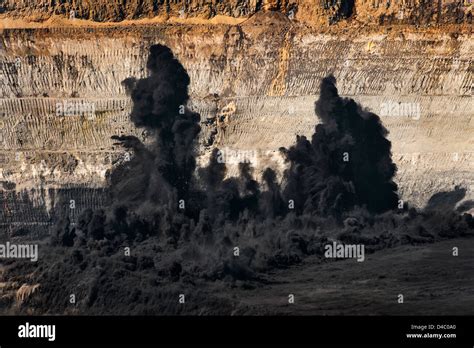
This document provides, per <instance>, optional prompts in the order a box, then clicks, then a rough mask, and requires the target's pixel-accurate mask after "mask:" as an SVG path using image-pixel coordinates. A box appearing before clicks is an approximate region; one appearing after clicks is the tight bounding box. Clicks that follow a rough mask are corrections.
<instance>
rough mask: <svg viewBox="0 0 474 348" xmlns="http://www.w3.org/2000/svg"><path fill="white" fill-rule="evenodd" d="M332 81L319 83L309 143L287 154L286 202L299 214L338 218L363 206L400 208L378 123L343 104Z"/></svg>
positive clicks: (348, 102)
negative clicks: (316, 120) (316, 121)
mask: <svg viewBox="0 0 474 348" xmlns="http://www.w3.org/2000/svg"><path fill="white" fill-rule="evenodd" d="M335 82H336V81H335V78H334V77H333V76H329V77H326V78H324V79H323V80H322V82H321V94H320V97H319V100H318V101H317V102H316V114H317V115H318V117H319V119H320V120H321V123H320V124H318V125H317V126H316V130H315V133H314V134H313V137H312V139H311V141H309V140H307V139H306V138H305V137H298V138H297V141H296V145H294V146H293V147H291V148H290V149H289V151H286V154H287V157H288V159H289V162H290V167H289V169H288V171H287V173H286V175H287V180H288V186H287V187H286V190H285V196H286V197H288V198H290V197H295V198H296V203H297V210H298V212H299V213H303V212H304V213H310V214H312V213H315V214H319V215H321V214H338V215H340V214H341V213H342V212H344V211H348V210H351V209H353V208H354V207H355V206H365V207H366V208H367V209H368V210H369V211H370V212H374V213H381V212H385V211H387V210H391V209H395V208H396V207H397V205H398V195H397V185H396V184H395V183H394V181H393V177H394V175H395V173H396V166H395V164H394V163H393V162H392V158H391V143H390V141H388V140H387V138H386V136H387V133H388V132H387V130H386V129H385V128H384V126H383V125H382V123H381V121H380V118H379V117H378V116H377V115H375V114H373V113H371V112H368V111H366V110H363V109H362V108H361V106H360V105H358V104H357V103H356V102H355V101H354V100H352V99H345V98H341V97H340V96H339V94H338V91H337V88H336V86H335Z"/></svg>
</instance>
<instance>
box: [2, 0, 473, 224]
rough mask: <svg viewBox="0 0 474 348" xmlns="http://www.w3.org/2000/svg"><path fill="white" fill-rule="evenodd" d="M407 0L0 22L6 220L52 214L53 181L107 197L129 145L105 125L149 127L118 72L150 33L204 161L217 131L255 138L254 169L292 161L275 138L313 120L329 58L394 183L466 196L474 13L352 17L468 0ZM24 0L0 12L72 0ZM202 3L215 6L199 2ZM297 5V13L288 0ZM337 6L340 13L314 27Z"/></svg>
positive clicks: (45, 11)
mask: <svg viewBox="0 0 474 348" xmlns="http://www.w3.org/2000/svg"><path fill="white" fill-rule="evenodd" d="M236 3H237V2H236ZM406 3H407V4H406V5H405V7H404V12H403V15H398V17H397V14H398V13H399V12H398V11H399V9H400V5H399V4H398V2H397V1H391V2H390V6H389V7H388V8H387V7H386V2H385V1H384V2H381V1H379V2H373V1H370V2H369V1H355V3H354V6H348V5H347V3H346V2H344V1H343V2H341V3H340V4H339V3H338V2H337V1H336V2H334V4H333V3H332V2H330V3H327V4H325V3H324V2H321V3H319V2H309V1H295V2H294V3H290V2H285V1H283V2H274V3H272V2H265V1H263V2H260V1H256V2H251V1H250V2H245V1H243V2H238V4H239V5H236V4H234V3H233V2H225V4H224V3H219V4H216V5H213V6H211V7H203V6H197V5H194V4H193V2H191V5H190V6H188V7H186V8H185V13H186V16H188V17H193V18H197V17H204V18H211V17H213V16H215V15H218V14H223V15H230V16H234V17H243V16H247V15H249V14H252V13H255V12H256V13H257V15H255V16H254V17H252V18H250V19H249V20H248V21H245V22H243V23H242V24H239V25H210V24H209V25H208V24H206V23H207V22H206V21H204V22H203V25H170V24H157V25H154V26H147V25H142V26H129V25H122V26H119V27H116V28H115V27H100V26H93V25H91V26H90V27H88V28H81V27H72V26H70V27H58V28H37V29H28V30H26V29H4V30H3V31H2V39H3V41H2V54H1V55H0V64H1V66H0V68H1V70H0V72H1V73H2V76H3V79H1V80H0V98H1V100H0V102H1V105H0V108H1V109H0V111H1V112H2V114H1V116H2V119H1V123H0V125H1V127H2V133H1V136H2V139H0V143H1V147H0V161H1V162H2V167H1V168H2V170H1V171H0V181H1V183H2V191H1V196H0V200H1V202H2V205H3V206H4V207H5V208H4V209H2V210H1V212H0V214H1V215H0V221H1V222H2V223H3V224H4V225H5V224H7V225H9V226H15V225H14V224H12V222H13V223H18V224H21V223H24V222H28V223H32V224H34V223H37V222H39V221H41V222H42V223H48V221H49V219H50V215H48V214H51V212H52V210H53V207H54V206H55V205H57V204H58V191H60V192H61V193H62V194H63V195H64V197H65V199H66V200H67V201H68V200H70V199H74V200H75V201H76V204H77V207H78V210H81V209H82V208H83V207H86V206H89V207H96V206H99V205H101V204H102V199H101V198H100V197H101V194H100V192H101V191H100V190H101V188H102V187H103V186H104V183H105V175H106V172H107V171H108V170H110V168H112V166H114V165H116V164H118V163H121V162H123V161H124V160H126V159H127V158H128V156H129V155H131V152H132V151H128V152H127V151H124V149H122V148H121V147H118V146H115V145H114V144H113V140H112V139H110V136H112V135H121V134H123V135H125V134H126V135H135V136H137V137H138V138H139V139H140V140H145V139H146V138H147V136H148V135H147V132H146V131H143V130H137V129H136V128H135V127H134V126H133V124H132V123H131V121H130V117H129V115H130V112H131V98H130V96H129V95H127V93H126V92H127V91H126V86H125V85H123V84H122V81H124V80H125V79H127V78H128V77H130V76H134V77H136V78H141V77H145V76H146V74H147V68H146V57H147V52H148V49H149V47H150V46H151V45H153V44H156V43H162V44H165V45H167V46H168V47H170V48H171V49H172V51H173V52H174V54H175V55H176V57H177V58H178V59H179V61H180V62H181V63H182V64H183V66H184V67H185V69H186V70H187V72H188V74H189V77H190V81H191V82H190V86H189V93H190V101H189V107H190V109H192V110H194V111H196V112H198V113H199V114H200V115H201V124H200V125H201V128H202V130H201V133H200V137H201V139H200V143H201V146H200V148H199V149H198V151H199V154H200V157H199V158H198V165H203V164H205V163H206V161H207V159H208V156H209V154H210V153H211V151H212V150H213V149H214V148H215V147H219V148H221V149H228V150H229V151H248V153H251V154H252V156H251V157H252V161H255V163H252V165H253V166H254V167H255V168H256V170H255V173H254V174H255V176H256V177H260V176H261V174H262V173H261V172H262V171H263V169H264V168H266V167H271V168H274V169H275V170H276V172H277V175H281V173H283V171H284V170H285V169H286V166H285V163H284V162H283V159H282V158H281V156H280V155H279V152H278V149H279V148H280V147H281V146H285V147H288V146H290V145H291V144H293V143H294V142H295V138H296V135H304V136H307V137H309V136H310V135H311V134H312V132H313V130H314V125H315V123H316V122H318V120H317V119H316V118H315V116H314V105H313V104H314V101H315V100H317V99H318V97H319V84H320V80H321V78H323V77H324V76H328V75H329V74H333V75H334V76H335V77H336V79H337V81H338V90H339V93H340V95H342V96H350V97H351V98H353V99H355V100H356V101H357V102H360V103H361V104H362V105H363V106H364V107H367V108H368V109H370V110H371V111H372V112H374V113H376V114H378V115H380V116H381V118H382V122H383V124H384V126H385V127H386V128H387V129H388V131H389V134H388V138H389V140H390V141H391V142H392V152H393V160H394V162H395V164H396V165H397V167H398V172H397V176H396V177H395V181H396V183H397V184H398V186H399V193H400V195H401V197H402V199H404V200H405V201H410V202H412V203H414V204H417V205H424V204H425V203H426V202H427V201H428V199H429V198H430V197H431V196H432V195H434V194H435V193H438V192H442V191H447V192H449V191H452V190H453V189H454V188H455V187H456V186H460V187H463V188H465V189H466V200H468V199H472V198H473V185H474V174H473V170H472V168H473V161H474V157H473V156H474V143H473V139H472V134H474V129H473V127H474V124H473V119H472V117H473V114H472V109H473V98H472V93H473V90H472V88H473V86H472V82H473V72H472V71H473V54H472V52H473V51H474V50H473V40H472V34H471V33H470V31H469V28H467V29H466V27H465V26H464V25H457V26H454V27H452V28H448V27H441V28H438V29H414V26H410V25H406V26H400V27H397V26H396V27H393V28H391V29H390V30H389V29H388V28H384V27H383V26H382V27H379V28H373V29H370V30H369V29H362V28H361V27H360V26H359V25H360V23H359V22H356V21H355V19H357V21H362V22H365V23H374V24H378V23H399V22H401V23H407V24H416V23H427V22H433V21H434V22H436V21H437V18H438V17H436V16H437V14H439V13H441V14H442V15H443V16H442V17H440V18H442V21H441V22H449V23H456V21H455V20H454V19H453V18H454V17H452V16H451V15H449V13H458V14H459V13H461V12H459V11H463V12H462V13H464V15H463V16H461V17H462V18H463V19H462V21H463V22H465V21H467V20H468V15H467V13H468V12H469V11H470V10H469V8H468V7H465V6H457V5H455V4H454V3H453V4H448V3H444V2H443V3H442V6H441V7H440V8H438V7H435V4H434V2H433V3H431V4H430V5H425V6H426V7H427V8H426V9H423V11H422V10H421V9H420V7H419V5H417V4H418V3H420V2H417V1H412V2H406ZM423 3H425V2H423ZM294 4H296V5H298V6H294V7H292V6H293V5H294ZM374 4H375V5H374ZM29 5H30V6H28V7H26V6H25V7H22V6H23V5H21V4H17V3H14V2H10V1H7V2H5V3H4V9H3V10H4V11H3V13H2V15H1V16H2V17H3V18H5V17H8V18H19V16H25V15H32V16H33V15H34V16H38V18H44V19H46V18H48V17H49V16H51V15H52V14H55V13H59V14H64V13H66V14H67V13H68V11H70V7H71V5H70V4H69V3H68V4H64V5H61V6H59V7H58V8H57V9H56V8H54V7H51V6H46V5H37V4H36V2H35V3H34V4H33V3H32V4H29ZM75 6H76V7H77V15H76V18H91V19H94V20H96V21H119V20H122V19H124V18H129V19H134V18H142V17H146V16H148V15H149V14H152V15H154V14H155V12H153V11H156V14H158V15H160V14H162V13H164V12H163V11H164V10H163V6H165V5H164V4H161V3H160V4H158V6H157V7H156V9H155V8H151V10H150V9H149V6H147V5H146V2H143V5H141V6H137V5H136V4H134V3H133V2H125V5H123V6H124V7H123V6H122V5H120V6H118V5H117V6H118V7H114V6H115V5H114V6H112V5H111V4H110V3H109V2H107V3H106V2H100V1H99V2H94V3H93V4H91V5H86V3H85V2H84V3H82V2H76V5H75ZM87 6H89V7H93V8H97V9H95V10H94V11H95V13H96V14H95V15H94V16H99V17H94V16H92V17H91V15H88V13H92V12H91V11H92V10H93V9H92V8H89V10H87V11H86V7H87ZM180 6H182V4H180V3H179V2H173V3H172V4H169V6H168V8H169V10H167V11H168V12H169V15H170V16H179V12H178V11H179V10H180V9H181V7H180ZM417 6H418V7H417ZM165 7H166V6H165ZM209 8H210V9H211V10H212V11H211V10H209V11H211V13H210V14H208V15H204V14H205V13H206V11H208V9H209ZM81 9H82V10H81ZM236 9H239V10H238V11H237V10H236ZM427 9H428V10H429V11H428V10H427ZM438 9H441V12H437V10H438ZM450 9H451V10H450ZM267 10H272V11H274V12H268V11H267ZM291 10H293V12H292V13H293V14H294V18H295V19H296V21H291V20H290V19H288V18H287V17H286V16H285V15H288V14H289V11H291ZM425 10H426V11H425ZM81 11H82V12H81ZM149 11H152V12H149ZM160 11H161V12H160ZM233 11H237V12H239V11H240V12H239V13H238V14H237V12H235V13H234V12H233ZM450 11H451V12H450ZM453 11H454V12H453ZM456 11H457V12H456ZM165 12H166V11H165ZM345 17H348V18H346V19H343V18H345ZM331 18H336V19H337V21H339V22H340V23H339V24H340V25H339V24H337V25H333V26H330V27H329V29H328V28H327V27H324V24H329V22H330V21H331ZM381 18H383V21H381ZM456 18H457V17H456ZM261 23H265V24H264V25H260V24H261ZM301 23H304V24H311V25H312V24H317V25H319V24H321V27H320V28H314V27H313V28H309V27H307V26H306V25H302V24H301ZM90 107H91V108H90ZM84 110H85V111H84ZM237 154H238V152H237ZM228 168H229V171H228V174H229V175H233V174H237V173H238V165H237V164H232V163H229V164H228ZM23 190H24V191H23ZM20 192H26V193H28V197H27V196H26V195H25V193H23V194H19V193H20ZM4 221H5V222H4Z"/></svg>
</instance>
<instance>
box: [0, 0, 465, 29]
mask: <svg viewBox="0 0 474 348" xmlns="http://www.w3.org/2000/svg"><path fill="white" fill-rule="evenodd" d="M0 6H2V5H1V4H0ZM266 10H271V11H278V12H280V13H283V14H285V15H289V16H291V17H292V18H293V17H294V19H296V20H300V21H302V22H304V23H306V24H320V23H321V22H326V23H330V24H333V23H335V22H338V21H340V20H342V19H345V18H349V17H357V18H358V19H359V20H361V21H363V22H364V23H375V24H393V23H408V24H427V23H472V1H470V0H432V1H426V0H293V1H292V0H229V1H211V0H173V1H170V0H132V1H130V0H126V1H115V2H112V1H107V0H95V1H89V0H77V1H60V2H59V1H54V0H49V1H48V0H41V1H37V0H22V1H18V0H4V1H3V9H2V8H0V13H2V12H7V13H8V16H10V17H17V18H20V17H21V18H25V17H26V18H30V19H34V20H44V19H48V18H50V17H51V16H53V15H62V16H67V17H70V18H80V19H88V20H92V21H98V22H108V21H112V22H117V21H122V20H127V19H129V20H130V19H139V18H147V17H155V16H161V17H164V18H169V17H173V16H175V17H181V18H188V17H200V18H205V19H210V18H212V17H214V16H217V15H225V16H231V17H235V18H239V17H246V16H249V15H252V14H255V13H257V12H260V11H266Z"/></svg>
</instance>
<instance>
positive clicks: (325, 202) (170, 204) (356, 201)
mask: <svg viewBox="0 0 474 348" xmlns="http://www.w3.org/2000/svg"><path fill="white" fill-rule="evenodd" d="M147 67H148V70H149V76H148V77H146V78H143V79H139V80H135V79H133V78H132V79H127V80H126V81H124V84H125V86H126V88H127V90H128V91H129V93H130V95H131V98H132V101H133V110H132V113H131V120H132V121H133V123H134V124H135V125H136V126H137V127H139V128H141V129H143V130H144V131H145V132H146V134H147V135H148V138H147V140H146V141H141V140H140V139H138V138H136V137H133V136H123V135H122V136H115V137H114V139H115V140H116V141H117V144H119V145H121V146H123V147H124V148H126V149H128V150H129V151H132V152H133V157H132V158H131V159H130V160H129V161H125V160H124V161H122V162H121V163H120V164H118V165H117V166H116V167H115V168H114V169H113V170H112V171H111V173H110V175H109V183H110V185H109V192H110V200H111V201H110V204H109V205H108V206H106V207H104V209H101V210H97V211H92V210H91V209H88V210H86V211H84V212H83V213H82V215H81V216H80V218H79V219H78V221H77V222H76V223H75V224H71V221H69V218H68V214H67V213H64V214H63V215H64V216H63V219H61V222H59V223H58V224H57V226H56V228H55V230H54V231H53V234H52V236H51V243H50V244H51V245H50V246H49V248H50V250H45V251H44V252H43V253H42V255H43V257H42V258H40V260H39V262H38V265H34V266H31V265H29V264H25V263H15V262H12V263H11V264H10V265H7V267H6V268H5V272H4V273H3V275H2V277H0V281H4V280H5V279H8V281H13V282H18V283H19V284H22V283H23V282H24V281H25V276H24V275H25V274H28V277H29V278H28V282H31V283H32V284H37V283H38V284H41V291H40V292H36V293H35V294H34V295H33V296H31V298H30V299H28V300H27V301H25V302H24V303H23V304H22V306H20V307H15V308H16V311H20V312H21V311H23V312H28V313H30V314H31V309H32V308H33V309H34V310H35V311H36V312H35V313H38V314H46V313H49V314H60V313H70V311H78V310H79V311H80V313H81V314H86V313H87V314H123V313H126V314H181V313H183V312H185V313H188V314H189V313H193V314H203V312H202V310H203V308H207V310H208V311H209V313H208V314H220V313H225V314H228V313H230V312H231V311H233V310H235V308H233V307H232V306H231V305H230V304H229V302H227V301H225V300H223V299H222V298H219V297H215V296H214V297H213V295H209V294H205V295H203V296H201V297H204V298H206V300H203V299H201V297H200V294H199V291H197V290H196V289H197V288H198V287H197V284H201V285H202V284H204V283H207V284H215V283H218V282H222V283H223V285H222V287H225V286H228V285H229V284H230V286H238V284H240V286H242V287H244V288H245V289H250V288H255V287H257V286H259V284H261V283H262V282H264V278H265V277H264V275H265V272H268V271H269V270H270V269H272V268H281V267H288V266H290V265H292V264H295V263H298V262H301V261H302V260H303V259H304V258H305V257H306V256H308V255H317V256H319V257H321V259H322V257H323V256H322V255H323V249H324V245H325V244H327V243H329V242H332V241H335V240H338V241H341V242H343V243H363V244H364V245H365V246H366V252H374V251H377V250H380V249H384V248H388V247H394V246H398V245H401V244H421V243H431V242H434V241H438V240H441V239H444V238H454V237H459V236H463V237H467V236H473V235H474V220H473V218H472V216H471V215H469V214H463V215H460V214H459V213H458V212H454V211H453V209H454V207H455V205H456V204H457V203H458V201H459V199H460V198H462V197H463V193H464V192H455V193H454V194H448V193H444V194H440V195H437V196H435V197H434V198H433V199H432V200H431V201H430V204H429V206H430V209H427V210H426V211H418V210H416V209H414V208H409V209H408V208H407V207H406V206H404V207H403V209H398V207H397V205H398V195H397V186H396V184H395V183H394V181H393V178H394V175H395V173H396V167H395V165H394V163H393V162H392V159H391V144H390V142H389V141H388V140H387V138H386V136H387V131H386V129H385V128H384V127H383V125H382V124H381V121H380V118H379V117H378V116H377V115H375V114H373V113H371V112H368V111H366V110H364V109H362V107H361V106H360V105H358V104H357V103H356V102H355V101H353V100H351V99H346V98H342V97H340V96H339V95H338V91H337V88H336V86H335V82H336V81H335V79H334V77H332V76H329V77H327V78H325V79H323V80H322V82H321V90H320V98H319V100H318V101H317V102H316V106H315V112H316V114H317V116H318V117H319V119H320V121H321V123H320V124H318V125H317V126H316V128H315V133H314V134H313V136H312V138H311V141H310V140H308V139H306V138H305V137H298V138H297V140H296V143H295V144H294V145H293V146H292V147H290V148H289V149H284V148H282V149H281V151H282V154H283V155H284V156H285V157H286V159H287V164H288V169H287V170H286V171H285V172H284V173H283V179H282V180H278V176H277V173H276V172H275V171H273V170H272V169H270V168H267V169H266V170H265V171H264V172H263V175H262V178H261V180H255V178H254V169H253V168H252V167H251V166H250V165H249V164H248V163H243V164H241V165H240V175H239V176H238V177H228V176H227V168H226V165H225V163H223V162H222V161H221V160H220V159H219V158H220V156H219V149H214V150H213V152H212V154H211V157H210V161H209V163H208V164H207V166H205V167H203V168H196V146H197V138H198V135H199V132H200V126H199V115H198V114H196V113H194V112H192V111H190V110H189V109H188V108H187V107H186V104H187V101H188V99H189V95H188V86H189V82H190V81H189V76H188V74H187V72H186V70H185V69H184V68H183V66H182V65H181V64H180V63H179V61H178V60H177V59H176V58H175V57H174V55H173V53H172V52H171V50H170V49H169V48H167V47H165V46H161V45H155V46H152V47H151V48H150V55H149V59H148V63H147ZM446 197H449V200H448V201H447V203H446V204H445V205H444V208H443V209H434V208H436V207H440V206H441V204H440V201H443V202H444V201H445V198H446ZM471 203H472V202H471ZM471 203H470V204H471ZM469 206H470V205H469ZM469 206H465V207H464V208H463V209H467V208H469ZM236 247H238V250H239V256H238V257H236V256H235V252H236ZM126 248H130V253H129V255H127V254H125V253H124V250H125V249H126ZM178 292H179V293H184V292H185V293H187V294H190V295H189V297H188V299H187V301H189V302H190V303H193V296H195V297H196V299H194V301H199V302H200V303H201V306H200V307H199V308H198V307H196V306H195V307H191V308H190V307H186V306H182V305H180V304H178V302H177V301H176V294H177V293H178ZM72 293H74V294H75V295H76V297H77V298H78V299H80V300H79V302H78V304H77V305H76V307H74V309H71V307H69V306H68V304H67V300H66V299H67V298H69V296H70V294H72ZM12 306H13V305H12ZM206 306H207V307H206ZM74 313H76V312H74ZM204 314H206V313H204Z"/></svg>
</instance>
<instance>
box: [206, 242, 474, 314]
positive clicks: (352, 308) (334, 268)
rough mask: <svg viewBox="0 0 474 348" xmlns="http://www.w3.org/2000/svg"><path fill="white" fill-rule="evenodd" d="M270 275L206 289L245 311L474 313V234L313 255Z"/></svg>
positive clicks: (272, 312)
mask: <svg viewBox="0 0 474 348" xmlns="http://www.w3.org/2000/svg"><path fill="white" fill-rule="evenodd" d="M454 246H457V247H458V248H459V256H457V257H455V256H452V248H453V247H454ZM267 280H268V282H269V283H268V284H267V285H264V286H262V287H259V288H258V289H257V290H242V289H234V290H228V289H223V288H221V287H219V286H210V287H209V290H208V291H209V293H210V294H213V295H214V296H216V294H217V296H219V297H222V298H229V297H233V298H234V299H235V301H236V302H239V306H238V307H247V310H248V312H247V314H262V313H266V314H284V315H286V314H290V315H455V314H457V315H473V314H474V239H473V238H470V239H452V240H449V241H443V242H439V243H434V244H424V245H421V246H408V245H406V246H401V247H397V248H393V249H387V250H383V251H380V252H376V253H374V254H369V255H366V260H365V261H364V262H356V261H355V260H352V259H351V260H342V261H335V262H334V261H331V262H323V263H320V261H319V259H318V258H316V257H309V258H307V259H306V260H304V262H303V263H302V264H300V265H296V266H292V267H290V268H288V269H285V270H276V271H273V272H271V273H270V274H269V275H268V278H267ZM288 294H294V295H295V303H294V304H291V305H290V304H288ZM399 294H403V295H404V303H403V304H398V302H397V300H398V295H399Z"/></svg>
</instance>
